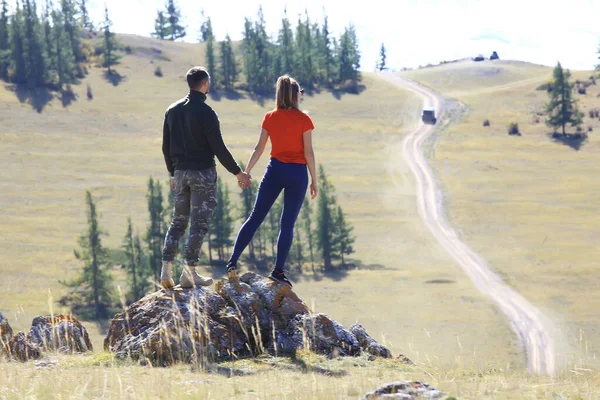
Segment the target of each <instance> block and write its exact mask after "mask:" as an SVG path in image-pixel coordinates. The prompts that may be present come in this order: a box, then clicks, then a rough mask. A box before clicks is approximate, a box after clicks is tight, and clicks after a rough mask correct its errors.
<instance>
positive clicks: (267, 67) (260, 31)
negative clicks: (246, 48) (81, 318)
mask: <svg viewBox="0 0 600 400" xmlns="http://www.w3.org/2000/svg"><path fill="white" fill-rule="evenodd" d="M254 46H255V47H256V62H257V75H256V78H255V79H256V83H257V88H258V89H259V90H263V91H264V90H268V89H270V88H271V87H272V86H273V82H272V80H273V79H272V77H271V48H270V47H271V44H270V43H269V36H268V35H267V26H266V22H265V17H264V14H263V10H262V6H259V8H258V19H257V20H256V21H255V23H254Z"/></svg>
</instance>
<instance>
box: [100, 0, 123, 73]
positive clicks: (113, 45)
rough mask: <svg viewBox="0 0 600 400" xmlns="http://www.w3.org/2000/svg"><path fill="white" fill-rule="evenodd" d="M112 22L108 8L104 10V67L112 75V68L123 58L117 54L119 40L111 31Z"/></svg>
mask: <svg viewBox="0 0 600 400" xmlns="http://www.w3.org/2000/svg"><path fill="white" fill-rule="evenodd" d="M111 26H112V21H111V20H110V18H109V17H108V8H106V7H105V8H104V66H105V67H106V68H107V69H108V73H109V74H111V73H112V71H111V69H110V67H111V66H113V65H117V64H118V63H119V59H120V58H121V56H119V55H118V54H117V48H118V46H119V44H118V43H117V38H116V36H115V34H114V33H112V32H111V31H110V27H111Z"/></svg>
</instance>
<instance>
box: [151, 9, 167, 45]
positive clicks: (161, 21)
mask: <svg viewBox="0 0 600 400" xmlns="http://www.w3.org/2000/svg"><path fill="white" fill-rule="evenodd" d="M167 23H168V21H167V18H166V17H165V13H164V11H157V15H156V19H155V20H154V32H152V34H151V35H152V37H155V38H157V39H160V40H165V39H166V38H167V37H168V36H169V27H168V26H167Z"/></svg>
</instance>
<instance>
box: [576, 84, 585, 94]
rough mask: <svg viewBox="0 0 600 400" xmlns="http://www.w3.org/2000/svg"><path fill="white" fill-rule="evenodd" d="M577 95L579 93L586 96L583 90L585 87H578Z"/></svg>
mask: <svg viewBox="0 0 600 400" xmlns="http://www.w3.org/2000/svg"><path fill="white" fill-rule="evenodd" d="M577 93H579V94H586V88H585V86H579V87H578V88H577Z"/></svg>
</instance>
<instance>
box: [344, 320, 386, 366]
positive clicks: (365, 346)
mask: <svg viewBox="0 0 600 400" xmlns="http://www.w3.org/2000/svg"><path fill="white" fill-rule="evenodd" d="M350 332H352V333H353V334H354V336H356V339H357V340H358V344H359V345H360V348H361V349H362V351H365V352H367V353H369V354H371V355H373V356H375V357H382V358H392V352H391V351H389V350H388V349H387V347H385V346H382V345H380V344H379V343H377V342H376V341H375V339H373V338H372V337H371V336H369V334H368V333H367V331H366V330H365V328H363V326H362V325H360V324H354V325H352V326H351V327H350Z"/></svg>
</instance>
